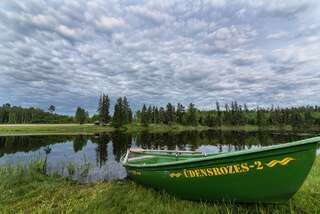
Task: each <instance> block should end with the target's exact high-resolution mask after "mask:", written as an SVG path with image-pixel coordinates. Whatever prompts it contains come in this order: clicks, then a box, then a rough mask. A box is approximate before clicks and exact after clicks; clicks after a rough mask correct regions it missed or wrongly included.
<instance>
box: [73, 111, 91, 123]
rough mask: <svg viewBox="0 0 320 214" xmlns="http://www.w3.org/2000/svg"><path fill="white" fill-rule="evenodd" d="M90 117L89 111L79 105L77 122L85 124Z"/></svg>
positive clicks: (76, 115) (76, 116)
mask: <svg viewBox="0 0 320 214" xmlns="http://www.w3.org/2000/svg"><path fill="white" fill-rule="evenodd" d="M87 118H88V112H86V111H85V110H84V109H83V108H81V107H78V108H77V110H76V114H75V120H76V122H78V123H80V124H83V123H85V121H86V119H87Z"/></svg>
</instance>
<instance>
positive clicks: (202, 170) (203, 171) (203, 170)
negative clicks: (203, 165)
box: [200, 169, 208, 176]
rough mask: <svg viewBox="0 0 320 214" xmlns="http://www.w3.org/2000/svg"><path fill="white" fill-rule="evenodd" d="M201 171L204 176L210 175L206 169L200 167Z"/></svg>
mask: <svg viewBox="0 0 320 214" xmlns="http://www.w3.org/2000/svg"><path fill="white" fill-rule="evenodd" d="M200 173H201V175H202V176H208V174H207V172H206V170H205V169H200Z"/></svg>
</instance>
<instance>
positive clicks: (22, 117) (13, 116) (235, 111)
mask: <svg viewBox="0 0 320 214" xmlns="http://www.w3.org/2000/svg"><path fill="white" fill-rule="evenodd" d="M110 109H111V102H110V98H109V96H108V95H106V94H101V95H100V98H99V102H98V108H97V114H94V115H93V116H91V117H90V116H89V114H88V112H87V111H86V110H85V109H84V108H82V107H77V109H76V113H75V116H74V117H71V116H66V115H59V114H56V113H54V112H55V106H52V105H51V106H49V108H48V112H46V111H43V110H41V109H38V108H22V107H17V106H11V105H10V104H4V105H3V106H2V107H0V123H72V122H78V123H80V124H82V123H86V122H90V123H91V122H95V123H96V124H100V125H111V126H113V127H115V128H119V127H123V126H125V125H127V124H131V123H135V124H141V125H143V126H148V125H149V124H166V125H173V124H179V125H186V126H198V125H201V126H209V127H221V126H243V125H256V126H259V127H267V126H276V127H279V128H283V127H286V126H291V127H293V128H294V129H303V128H309V127H312V126H320V107H319V106H309V105H308V106H301V107H287V108H280V107H274V106H271V107H269V108H262V107H258V106H257V107H255V108H248V106H247V105H246V104H243V105H241V104H238V103H237V102H236V101H233V102H231V103H230V104H228V103H227V104H224V105H221V104H220V103H219V102H216V103H215V104H214V108H213V109H212V110H206V111H204V110H199V109H198V108H196V106H195V104H193V103H190V104H189V105H187V106H184V105H183V104H181V103H178V104H177V105H174V104H172V103H168V104H167V105H165V106H160V107H158V106H155V105H145V104H144V105H142V107H141V109H139V110H138V111H136V112H133V110H132V109H131V107H130V104H129V102H128V99H127V97H119V98H118V99H117V100H116V102H115V104H114V105H113V114H112V115H111V111H110Z"/></svg>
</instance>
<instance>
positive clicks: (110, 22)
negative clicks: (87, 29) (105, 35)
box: [96, 16, 125, 31]
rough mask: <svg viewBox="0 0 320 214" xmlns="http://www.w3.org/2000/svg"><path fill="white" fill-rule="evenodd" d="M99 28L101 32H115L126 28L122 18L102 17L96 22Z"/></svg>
mask: <svg viewBox="0 0 320 214" xmlns="http://www.w3.org/2000/svg"><path fill="white" fill-rule="evenodd" d="M96 24H97V27H98V28H100V29H101V30H106V31H113V30H116V29H119V28H123V27H124V26H125V22H124V21H123V19H121V18H115V17H108V16H102V17H100V19H99V20H98V21H97V22H96Z"/></svg>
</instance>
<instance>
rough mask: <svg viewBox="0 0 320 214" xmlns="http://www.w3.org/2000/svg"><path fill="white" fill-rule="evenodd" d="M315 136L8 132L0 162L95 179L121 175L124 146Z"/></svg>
mask: <svg viewBox="0 0 320 214" xmlns="http://www.w3.org/2000/svg"><path fill="white" fill-rule="evenodd" d="M313 136H315V135H314V134H310V135H308V136H306V135H298V134H296V133H274V132H239V131H202V132H196V131H192V132H190V131H189V132H181V133H161V134H159V133H157V134H152V133H147V132H142V133H138V134H127V133H122V132H113V133H107V134H103V133H100V134H96V135H92V136H86V135H78V136H65V135H60V136H7V137H0V166H1V165H8V164H10V165H16V164H22V165H23V164H26V163H29V162H30V161H32V160H37V159H39V158H42V159H44V158H46V157H47V163H48V173H58V174H62V175H65V176H68V175H69V174H70V173H69V172H70V171H68V167H67V166H73V167H74V168H75V169H76V170H75V171H76V172H75V173H74V174H73V175H71V177H72V178H74V179H77V180H80V181H83V182H93V181H98V180H113V179H123V178H125V177H126V171H125V169H124V168H123V167H122V166H121V164H120V163H119V160H120V157H121V156H122V155H123V154H124V153H125V152H126V151H127V149H129V148H132V147H140V148H144V149H173V150H176V149H179V150H197V151H202V152H206V153H208V154H209V153H220V152H231V151H238V150H247V149H252V148H257V147H261V146H268V145H275V144H281V143H287V142H290V141H295V140H300V139H304V138H308V137H313ZM46 152H47V153H48V154H46ZM84 166H85V167H88V168H89V172H88V173H87V175H86V176H85V177H83V176H81V171H83V168H84ZM69 169H70V167H69ZM69 176H70V175H69Z"/></svg>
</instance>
